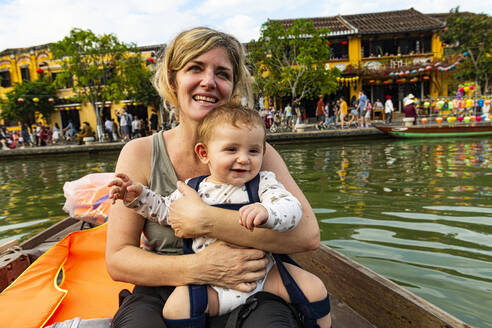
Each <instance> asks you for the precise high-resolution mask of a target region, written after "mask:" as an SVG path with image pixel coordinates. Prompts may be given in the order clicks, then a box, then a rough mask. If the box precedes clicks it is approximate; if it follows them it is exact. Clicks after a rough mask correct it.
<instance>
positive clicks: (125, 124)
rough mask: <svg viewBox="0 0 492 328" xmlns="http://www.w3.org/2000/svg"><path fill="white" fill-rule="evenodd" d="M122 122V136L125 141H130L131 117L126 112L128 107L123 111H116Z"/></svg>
mask: <svg viewBox="0 0 492 328" xmlns="http://www.w3.org/2000/svg"><path fill="white" fill-rule="evenodd" d="M116 115H117V116H118V119H119V123H120V134H121V138H123V142H128V141H129V140H130V131H131V122H132V121H131V117H130V115H129V114H128V113H127V112H126V109H125V108H123V109H122V110H121V112H119V113H116Z"/></svg>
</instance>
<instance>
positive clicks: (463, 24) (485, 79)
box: [439, 7, 492, 92]
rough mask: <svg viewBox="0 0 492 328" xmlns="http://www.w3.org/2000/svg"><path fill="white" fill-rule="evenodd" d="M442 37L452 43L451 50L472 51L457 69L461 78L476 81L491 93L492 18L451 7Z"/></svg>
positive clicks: (441, 33)
mask: <svg viewBox="0 0 492 328" xmlns="http://www.w3.org/2000/svg"><path fill="white" fill-rule="evenodd" d="M439 37H440V38H441V40H442V41H444V42H445V43H447V44H449V45H452V46H453V48H452V50H451V52H454V53H461V54H463V53H465V52H467V53H468V54H469V57H467V58H466V60H465V61H464V62H463V63H462V64H461V65H460V66H459V69H458V70H457V72H456V77H457V78H458V79H461V80H462V81H464V80H473V81H476V82H477V83H478V84H479V85H480V87H481V90H483V91H485V92H491V91H490V87H491V86H492V84H491V82H492V81H491V77H492V58H491V56H492V17H491V16H489V15H487V14H474V13H469V12H460V11H459V7H456V8H455V9H452V10H451V12H450V15H449V16H448V17H447V19H446V27H445V28H444V29H443V30H442V31H441V32H440V34H439Z"/></svg>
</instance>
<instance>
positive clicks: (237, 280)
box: [196, 240, 268, 292]
mask: <svg viewBox="0 0 492 328" xmlns="http://www.w3.org/2000/svg"><path fill="white" fill-rule="evenodd" d="M196 256H199V258H200V260H199V261H198V262H199V263H200V264H199V267H197V270H200V274H199V276H200V279H202V281H201V283H202V284H213V285H216V286H221V287H226V288H232V289H236V290H239V291H242V292H250V291H252V290H254V289H255V288H256V281H257V280H260V279H261V278H263V277H264V276H265V274H266V265H267V263H268V259H267V258H266V257H265V253H264V252H263V251H260V250H257V249H251V248H240V247H237V246H234V245H231V244H228V243H225V242H223V241H219V240H218V241H216V242H215V243H213V244H212V245H210V246H208V247H207V248H205V249H204V250H203V251H201V252H199V253H197V254H196Z"/></svg>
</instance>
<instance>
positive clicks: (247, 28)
mask: <svg viewBox="0 0 492 328" xmlns="http://www.w3.org/2000/svg"><path fill="white" fill-rule="evenodd" d="M260 24H261V23H260ZM220 30H223V31H227V33H229V34H232V35H234V36H235V37H236V38H238V39H239V40H241V41H242V42H247V41H250V40H252V39H257V38H258V37H259V35H260V26H259V25H258V22H257V20H255V19H253V18H251V17H250V16H246V15H236V16H233V17H230V18H227V19H226V20H225V21H224V23H223V24H222V26H221V28H220Z"/></svg>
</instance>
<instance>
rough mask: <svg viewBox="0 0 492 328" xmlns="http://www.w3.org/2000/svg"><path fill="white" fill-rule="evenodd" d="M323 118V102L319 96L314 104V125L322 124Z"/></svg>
mask: <svg viewBox="0 0 492 328" xmlns="http://www.w3.org/2000/svg"><path fill="white" fill-rule="evenodd" d="M324 118H325V102H324V101H323V95H319V100H318V102H317V103H316V123H318V125H321V124H323V121H324Z"/></svg>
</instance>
